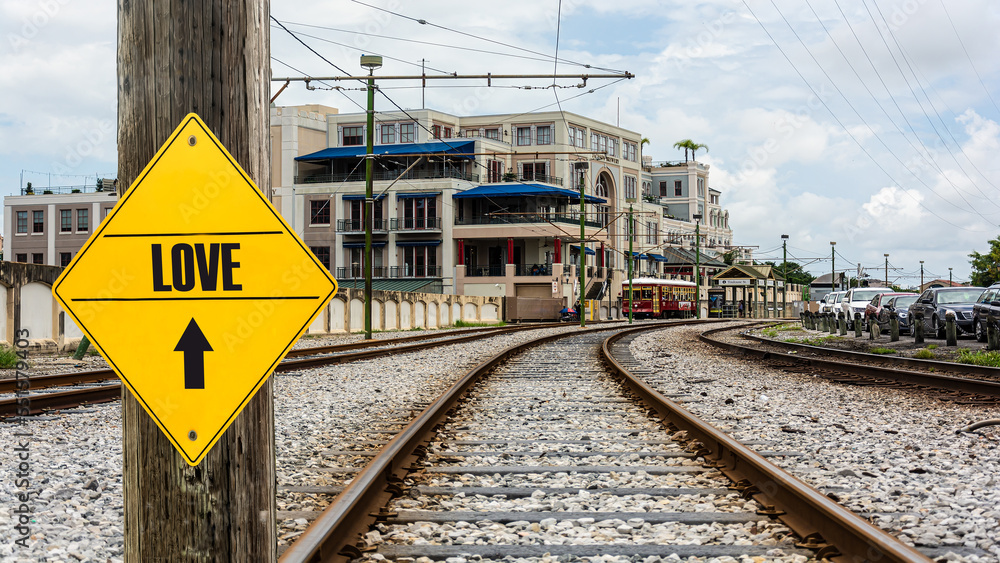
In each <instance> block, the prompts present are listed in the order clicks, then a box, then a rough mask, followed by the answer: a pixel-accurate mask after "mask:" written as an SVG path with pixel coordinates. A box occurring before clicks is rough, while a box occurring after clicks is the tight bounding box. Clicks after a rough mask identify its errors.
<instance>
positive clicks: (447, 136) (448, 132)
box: [444, 127, 451, 139]
mask: <svg viewBox="0 0 1000 563" xmlns="http://www.w3.org/2000/svg"><path fill="white" fill-rule="evenodd" d="M444 138H445V139H450V138H451V127H445V128H444Z"/></svg>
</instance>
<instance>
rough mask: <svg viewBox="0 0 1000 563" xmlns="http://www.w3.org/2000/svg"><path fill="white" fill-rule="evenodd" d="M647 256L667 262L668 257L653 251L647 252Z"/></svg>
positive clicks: (650, 258)
mask: <svg viewBox="0 0 1000 563" xmlns="http://www.w3.org/2000/svg"><path fill="white" fill-rule="evenodd" d="M646 258H648V259H649V260H656V261H657V262H666V261H667V257H666V256H660V255H659V254H653V253H652V252H647V253H646Z"/></svg>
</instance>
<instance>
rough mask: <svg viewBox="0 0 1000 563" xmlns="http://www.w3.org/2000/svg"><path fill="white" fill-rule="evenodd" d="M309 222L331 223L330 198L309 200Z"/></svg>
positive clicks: (316, 223)
mask: <svg viewBox="0 0 1000 563" xmlns="http://www.w3.org/2000/svg"><path fill="white" fill-rule="evenodd" d="M309 224H310V225H329V224H330V200H329V199H314V200H312V201H310V202H309Z"/></svg>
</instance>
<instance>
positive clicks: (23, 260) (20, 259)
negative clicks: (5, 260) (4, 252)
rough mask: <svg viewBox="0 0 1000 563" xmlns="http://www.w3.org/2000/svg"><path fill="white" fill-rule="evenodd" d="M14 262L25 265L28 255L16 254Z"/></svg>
mask: <svg viewBox="0 0 1000 563" xmlns="http://www.w3.org/2000/svg"><path fill="white" fill-rule="evenodd" d="M14 261H15V262H20V263H22V264H26V263H27V262H28V255H27V254H25V253H18V254H15V255H14Z"/></svg>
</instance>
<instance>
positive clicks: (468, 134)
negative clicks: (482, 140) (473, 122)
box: [462, 129, 480, 139]
mask: <svg viewBox="0 0 1000 563" xmlns="http://www.w3.org/2000/svg"><path fill="white" fill-rule="evenodd" d="M462 136H463V137H465V138H467V139H475V138H476V137H479V136H480V135H479V129H466V130H465V131H462Z"/></svg>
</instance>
